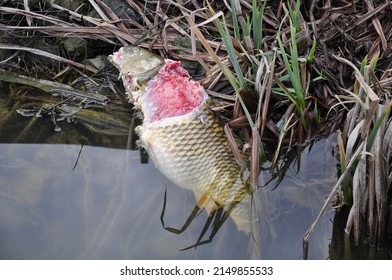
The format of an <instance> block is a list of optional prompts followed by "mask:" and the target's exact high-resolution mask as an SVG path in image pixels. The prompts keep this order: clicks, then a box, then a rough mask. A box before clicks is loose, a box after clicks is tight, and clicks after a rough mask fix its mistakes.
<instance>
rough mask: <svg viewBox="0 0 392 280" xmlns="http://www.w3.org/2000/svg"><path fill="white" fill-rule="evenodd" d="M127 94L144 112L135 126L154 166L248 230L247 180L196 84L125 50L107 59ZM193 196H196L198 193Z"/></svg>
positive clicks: (176, 67) (172, 65) (174, 67)
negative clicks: (213, 204)
mask: <svg viewBox="0 0 392 280" xmlns="http://www.w3.org/2000/svg"><path fill="white" fill-rule="evenodd" d="M109 60H110V61H111V62H112V63H113V64H114V65H115V66H116V67H117V68H118V69H119V70H120V77H121V78H122V80H123V83H124V86H125V89H126V91H127V94H128V95H129V98H130V100H131V101H132V102H133V103H134V105H135V106H136V107H138V108H140V109H141V111H142V113H143V124H142V125H140V126H138V127H137V128H136V132H137V133H138V135H139V137H140V142H141V145H142V146H143V147H144V148H145V149H146V150H147V152H148V154H149V155H150V157H151V158H152V160H153V162H154V164H155V166H156V167H157V168H158V169H159V170H160V171H161V172H162V173H163V174H164V175H165V176H166V177H167V178H169V179H170V180H171V181H172V182H174V183H175V184H176V185H178V186H179V187H182V188H186V189H190V190H192V191H194V192H195V194H196V196H198V195H199V196H200V195H202V196H201V197H204V198H206V196H208V197H209V199H210V200H212V201H213V202H214V203H215V207H218V208H223V209H224V210H227V209H228V208H229V205H231V206H233V205H234V206H235V207H230V217H232V219H233V220H234V222H235V224H236V225H237V228H238V229H240V230H243V231H246V232H249V230H250V206H249V200H248V199H245V200H244V198H245V196H246V195H247V192H248V187H249V185H248V181H247V179H246V178H244V176H243V174H242V170H241V167H240V166H239V165H238V163H237V162H236V160H235V159H234V157H233V154H232V150H231V148H230V144H229V142H228V140H227V137H226V135H225V132H224V127H223V123H222V120H221V118H220V117H219V116H218V115H217V114H216V113H214V112H213V111H212V110H211V109H210V106H211V105H212V100H211V99H210V98H209V97H208V95H207V93H206V91H205V90H204V88H203V87H202V86H201V85H200V83H199V82H197V81H194V80H192V79H191V77H190V75H189V73H188V72H187V71H186V70H185V69H183V68H182V67H181V63H180V62H178V61H173V60H169V59H167V60H164V59H163V58H161V57H158V56H156V55H154V54H152V53H150V52H148V51H146V50H143V49H141V48H138V47H132V46H126V47H123V48H121V49H120V50H119V51H118V52H115V53H114V54H113V55H111V56H109ZM197 194H198V195H197Z"/></svg>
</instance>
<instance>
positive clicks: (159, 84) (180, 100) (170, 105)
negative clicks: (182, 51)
mask: <svg viewBox="0 0 392 280" xmlns="http://www.w3.org/2000/svg"><path fill="white" fill-rule="evenodd" d="M204 99H205V92H204V89H203V87H202V86H201V85H200V83H199V82H197V81H194V80H191V78H190V76H189V74H188V72H187V71H186V70H185V69H183V68H182V67H181V63H180V62H178V61H172V60H166V62H165V64H164V66H163V67H162V68H161V69H160V70H159V72H158V75H157V76H155V78H154V79H152V80H151V81H149V82H148V83H147V88H146V92H145V93H144V94H143V96H142V107H143V112H144V115H145V117H147V118H148V119H149V120H150V121H151V122H155V121H158V120H161V119H165V118H169V117H175V116H182V115H185V114H188V113H190V112H191V111H192V110H194V109H195V108H196V107H198V106H199V105H200V104H201V103H202V102H203V101H204Z"/></svg>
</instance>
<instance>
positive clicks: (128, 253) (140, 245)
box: [0, 107, 337, 259]
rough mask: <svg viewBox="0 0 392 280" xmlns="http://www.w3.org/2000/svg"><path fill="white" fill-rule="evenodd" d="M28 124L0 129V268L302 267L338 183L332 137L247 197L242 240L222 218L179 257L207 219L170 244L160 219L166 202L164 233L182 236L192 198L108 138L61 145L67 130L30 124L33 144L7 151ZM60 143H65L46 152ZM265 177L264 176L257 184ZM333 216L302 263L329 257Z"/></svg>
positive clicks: (201, 217) (266, 175) (196, 222)
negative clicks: (108, 264)
mask: <svg viewBox="0 0 392 280" xmlns="http://www.w3.org/2000/svg"><path fill="white" fill-rule="evenodd" d="M2 108H3V109H4V107H2ZM1 116H2V117H3V118H5V117H6V116H7V114H6V113H4V111H3V112H2V114H1ZM27 120H30V119H28V118H23V117H21V116H19V117H16V119H15V120H14V122H7V123H8V124H10V123H13V125H7V127H5V126H4V123H3V127H1V128H0V132H1V134H0V143H2V144H0V155H1V157H0V259H301V257H302V239H303V237H304V234H305V233H306V231H307V229H308V228H309V226H310V225H311V224H312V223H313V221H314V220H315V218H316V216H317V215H318V213H319V211H320V209H321V207H322V205H323V204H324V201H325V199H326V197H327V196H328V194H329V193H330V191H331V189H332V187H333V186H334V184H335V182H336V181H337V175H336V174H337V170H336V165H337V160H336V158H335V155H336V143H335V142H336V141H335V139H336V135H332V136H330V137H329V139H322V140H319V141H316V142H314V143H313V144H312V145H311V146H309V147H307V148H305V150H304V151H303V152H302V156H301V160H300V161H295V162H294V163H293V164H292V165H291V168H290V169H289V170H288V171H287V173H286V175H285V177H284V179H283V180H282V182H281V183H280V184H279V186H278V187H277V188H273V184H270V185H267V186H265V187H263V188H259V189H258V190H257V191H256V192H255V193H254V195H253V197H252V205H253V211H254V213H253V214H252V215H253V217H254V218H253V219H254V220H252V233H251V234H246V233H244V232H242V231H238V230H237V228H236V226H235V224H234V222H233V221H232V220H231V219H230V218H229V219H227V220H226V221H225V222H224V223H223V224H222V225H221V227H220V228H219V230H218V232H217V233H216V235H215V236H214V238H213V240H212V241H211V242H210V243H208V244H204V245H201V246H199V247H197V248H196V249H189V250H185V251H181V249H183V248H186V247H188V246H191V245H192V244H195V242H196V240H197V239H198V237H199V236H200V234H201V232H202V230H203V227H204V225H205V224H206V221H207V218H208V216H207V214H206V212H205V211H203V212H201V213H200V214H199V215H197V216H196V217H194V219H193V220H192V222H191V224H190V226H189V227H188V228H187V229H186V230H185V231H184V232H183V233H181V234H179V235H177V234H174V233H172V232H169V231H167V230H166V229H164V228H163V226H162V223H161V220H160V216H161V212H162V208H163V203H164V201H165V193H166V209H165V216H164V221H165V225H166V226H170V227H175V228H181V227H182V225H183V224H184V223H185V221H186V220H187V218H188V216H189V214H190V213H191V212H192V210H193V208H194V207H195V205H196V200H195V197H194V195H193V193H192V192H190V191H189V190H185V189H181V188H179V187H177V186H176V185H174V184H173V183H171V182H170V181H169V180H168V179H166V178H165V177H164V176H163V175H162V174H161V173H160V172H159V171H158V170H157V169H156V168H155V167H154V165H153V164H152V163H151V161H149V162H147V163H142V162H144V160H142V157H141V153H140V152H139V151H138V150H127V149H124V147H125V146H126V145H125V143H123V144H119V143H118V141H117V140H118V139H116V138H115V137H111V138H110V137H109V138H108V139H106V140H105V141H104V143H105V145H101V146H99V143H98V144H97V143H95V144H94V143H92V144H94V145H91V143H90V144H89V142H87V144H86V142H82V141H81V142H80V143H79V144H78V141H73V142H72V143H69V142H67V141H64V140H60V141H53V139H55V138H60V139H66V138H64V137H65V136H66V135H67V133H70V131H71V130H75V129H76V128H75V127H74V126H73V125H72V124H68V123H63V124H62V126H63V129H62V130H61V131H60V132H54V131H52V129H51V128H50V125H49V124H48V123H45V122H42V121H39V122H35V123H34V125H32V127H30V128H29V129H30V131H33V132H34V131H41V132H40V133H41V134H42V135H41V137H40V138H39V141H38V140H37V138H34V139H35V141H34V142H35V143H27V142H31V141H28V139H29V137H30V138H31V137H32V135H31V133H27V134H26V137H27V138H17V139H18V141H16V142H18V143H13V142H15V141H12V139H16V138H15V137H13V138H12V137H11V138H12V139H11V138H10V135H17V134H18V133H20V132H21V131H24V127H26V126H28V125H29V122H28V121H27ZM79 129H80V128H79ZM42 130H43V131H45V133H43V132H42ZM74 133H75V132H74ZM33 134H34V133H33ZM90 137H94V135H92V136H91V135H90ZM46 140H48V141H46ZM49 140H50V141H49ZM61 142H63V143H69V144H53V143H61ZM111 142H112V143H113V145H112V147H111V145H110V143H111ZM123 142H124V141H123ZM81 143H84V145H82V144H81ZM298 164H300V166H299V167H298ZM270 177H271V175H270V174H269V172H268V171H265V172H263V173H262V174H261V176H260V183H261V184H262V183H264V182H266V181H268V180H269V179H270ZM333 214H334V212H333V211H332V210H331V209H329V210H328V211H327V213H326V214H324V216H323V218H322V220H321V221H320V223H319V225H318V226H317V227H316V230H315V232H314V234H313V236H312V238H311V240H310V250H309V258H310V259H328V258H329V245H330V243H331V236H332V221H331V220H332V219H333ZM210 233H211V229H209V230H207V233H206V234H205V238H208V236H209V235H210Z"/></svg>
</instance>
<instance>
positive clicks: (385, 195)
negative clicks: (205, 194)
mask: <svg viewBox="0 0 392 280" xmlns="http://www.w3.org/2000/svg"><path fill="white" fill-rule="evenodd" d="M2 2H3V3H2V5H1V6H0V14H1V16H0V34H1V39H0V40H1V41H0V51H1V52H0V60H1V61H0V67H1V69H2V70H1V72H0V73H1V77H0V80H2V81H5V82H10V81H12V79H11V77H12V73H11V72H16V73H20V74H23V75H25V76H28V77H31V78H37V77H39V78H40V79H41V80H40V81H41V82H40V83H36V84H35V86H36V87H40V86H42V83H43V82H42V81H43V80H50V81H55V82H56V83H58V84H69V83H70V81H72V80H74V79H76V78H78V77H85V78H88V79H89V81H90V82H93V83H94V84H95V89H96V90H98V89H99V88H100V86H103V85H104V86H105V87H109V88H111V89H114V87H115V86H114V85H116V86H117V85H118V82H117V81H116V80H117V77H116V74H115V72H114V71H113V69H112V68H111V66H109V65H108V64H107V61H106V56H107V55H109V54H111V53H112V52H114V51H115V50H117V49H118V48H119V47H120V46H122V45H127V44H134V45H138V46H141V47H144V48H146V49H149V50H151V51H153V52H155V53H157V54H159V55H161V56H163V57H167V58H171V59H175V60H181V61H182V63H183V66H184V67H185V68H186V69H187V70H188V71H189V72H190V73H191V74H192V76H193V77H194V78H195V79H197V80H199V81H200V83H201V84H202V85H203V86H204V87H205V89H206V90H207V92H208V93H209V95H210V96H211V97H212V98H213V99H214V100H215V101H216V108H213V109H214V110H217V111H220V112H221V113H222V114H223V115H224V117H225V118H227V127H226V131H227V135H228V137H229V138H231V140H233V142H234V141H235V140H234V138H235V137H237V136H238V137H240V138H241V140H242V142H243V147H240V149H242V150H243V151H244V152H245V153H247V154H248V161H249V169H250V180H251V182H252V185H253V186H254V187H255V188H256V187H257V186H260V182H259V180H258V174H259V172H260V170H262V169H270V171H271V172H272V173H273V174H274V178H275V179H276V180H275V183H276V185H278V183H279V178H282V177H283V176H284V172H285V170H287V168H289V166H290V163H291V162H292V161H293V160H300V152H301V150H302V149H303V148H304V147H305V146H306V145H308V144H310V143H311V142H312V141H313V140H314V139H318V138H323V137H325V136H327V135H330V134H331V133H334V132H336V131H338V134H337V135H338V139H337V140H338V150H339V154H338V155H337V158H338V160H339V163H340V165H339V174H338V176H339V180H338V183H337V184H336V186H335V187H334V188H333V189H332V190H331V194H330V195H329V197H328V198H327V200H326V203H325V205H324V207H323V210H322V211H321V213H320V215H322V214H323V211H324V210H325V209H326V208H327V206H328V205H331V203H332V202H333V203H334V207H335V208H336V212H337V213H339V212H340V211H343V212H345V213H347V215H346V216H347V218H346V224H345V227H344V228H345V231H346V233H345V234H346V235H347V236H348V237H350V238H351V240H352V243H353V244H355V245H360V244H361V243H366V244H370V245H371V246H370V247H369V248H371V249H369V250H376V249H377V248H378V249H379V248H385V247H386V246H389V248H390V244H391V238H392V203H391V198H392V197H391V187H392V118H391V107H392V102H391V99H392V98H391V97H392V94H391V92H392V43H391V42H392V5H391V3H390V1H387V0H385V1H383V0H379V1H377V0H375V1H371V0H364V1H345V0H326V1H323V0H318V1H299V0H297V1H295V0H287V1H286V0H285V1H283V0H271V1H257V0H227V1H193V0H192V1H171V0H168V1H130V0H124V1H120V0H117V1H99V0H89V1H82V0H81V1H48V0H47V1H2ZM19 82H20V81H19ZM21 83H23V82H21ZM50 90H52V89H49V90H48V92H50ZM64 90H65V89H63V92H64ZM67 90H68V89H67ZM119 92H121V91H116V94H120V93H119ZM83 98H84V99H86V98H93V97H91V96H87V97H86V96H84V97H83ZM122 98H123V97H122ZM123 101H124V103H126V101H125V100H123ZM234 135H235V136H234ZM293 155H294V156H293ZM317 221H318V220H316V221H315V223H314V224H313V225H312V226H311V227H310V229H309V230H308V232H307V234H306V236H305V238H304V244H305V246H304V256H305V257H306V252H307V243H308V241H309V238H310V237H311V233H312V232H313V229H314V227H315V226H316V225H317ZM350 242H351V241H350ZM388 244H389V245H388ZM389 254H391V251H390V249H389ZM389 257H391V255H390V256H389Z"/></svg>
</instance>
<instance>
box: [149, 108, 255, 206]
mask: <svg viewBox="0 0 392 280" xmlns="http://www.w3.org/2000/svg"><path fill="white" fill-rule="evenodd" d="M150 133H151V137H148V138H149V139H148V147H147V148H148V150H150V151H153V154H154V156H153V157H155V160H154V162H155V163H156V164H157V167H158V168H159V169H160V170H161V172H162V173H164V174H165V175H166V176H167V177H168V178H169V179H171V180H172V181H173V182H174V183H176V184H177V185H179V186H180V187H183V188H187V189H191V190H193V191H198V192H200V193H201V194H203V193H204V192H208V194H210V195H211V197H212V198H213V199H214V201H215V202H216V203H217V204H218V205H221V206H224V205H226V204H229V203H237V202H240V201H241V200H243V198H244V197H245V195H246V193H247V190H248V184H247V181H245V180H244V179H243V177H242V174H241V168H240V166H239V165H238V164H237V162H236V161H235V159H234V157H233V154H232V151H231V148H230V144H229V142H228V140H227V138H226V135H225V132H224V129H223V126H222V121H221V119H220V118H219V117H218V116H216V115H215V114H214V113H213V112H212V111H211V110H210V109H208V108H207V107H206V108H205V109H204V111H203V112H202V114H201V115H199V116H196V117H195V118H194V119H193V120H188V121H185V122H181V123H178V124H175V125H168V126H159V127H153V128H150ZM142 138H143V137H142Z"/></svg>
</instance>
